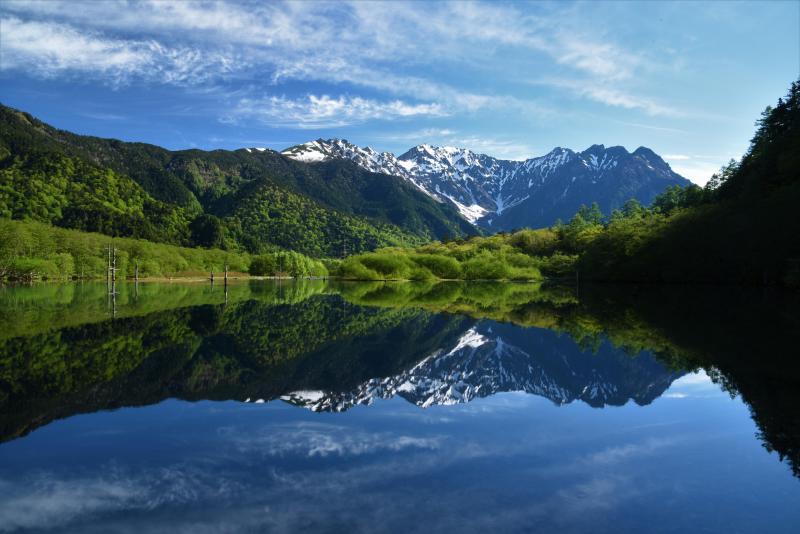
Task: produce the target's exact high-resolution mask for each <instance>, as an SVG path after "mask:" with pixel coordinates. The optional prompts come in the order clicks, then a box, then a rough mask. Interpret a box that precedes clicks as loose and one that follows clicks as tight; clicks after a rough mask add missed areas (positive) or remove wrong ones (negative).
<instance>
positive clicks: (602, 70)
mask: <svg viewBox="0 0 800 534" xmlns="http://www.w3.org/2000/svg"><path fill="white" fill-rule="evenodd" d="M3 9H4V10H5V11H7V12H13V13H15V15H16V17H20V18H9V19H7V20H10V21H12V23H11V24H5V21H4V28H3V32H2V33H3V35H5V36H6V37H5V38H4V39H3V50H4V54H3V55H4V57H5V60H4V61H5V64H4V65H3V66H4V68H13V67H24V68H25V69H26V71H27V72H35V73H39V74H40V75H44V76H53V75H56V74H58V73H62V72H74V71H80V72H82V73H96V74H97V75H98V76H101V77H103V78H105V79H108V81H109V83H112V84H119V83H126V82H127V81H129V80H131V79H132V78H136V77H140V78H146V79H148V80H159V81H161V82H166V83H178V84H185V83H198V82H201V81H206V80H211V79H215V78H220V77H224V76H228V75H232V74H238V75H242V76H251V77H252V76H256V75H257V76H258V80H259V82H257V83H260V82H261V81H262V80H264V79H267V80H271V82H272V83H273V84H281V83H284V82H286V81H289V80H301V81H321V82H326V83H333V84H343V83H346V84H349V85H352V86H355V87H361V88H368V89H372V90H378V91H381V92H383V93H387V94H390V95H394V96H398V97H406V98H408V97H412V98H413V99H422V100H425V101H429V102H435V103H436V104H437V105H439V106H440V107H441V108H442V109H445V108H446V109H447V110H448V112H449V113H451V114H452V113H464V112H474V111H476V110H483V109H507V110H514V111H518V110H523V111H525V112H530V113H534V114H540V113H543V112H545V113H546V112H547V111H548V109H547V106H544V105H542V104H541V103H538V102H534V101H530V100H528V99H520V98H518V97H514V96H513V95H512V94H510V93H509V92H506V94H499V95H498V94H481V93H480V92H476V91H474V90H470V89H468V88H467V87H468V85H469V84H461V86H453V85H450V84H447V83H443V82H441V81H434V79H435V78H439V77H440V76H438V75H432V74H430V70H431V69H432V70H434V71H436V72H437V73H439V72H440V71H441V68H442V67H446V66H450V67H452V68H454V69H455V70H461V69H469V70H470V71H474V72H475V73H476V76H477V75H478V74H477V73H481V72H482V73H486V75H491V76H493V77H495V79H499V80H500V81H505V82H514V81H516V78H517V77H518V76H520V75H521V74H519V73H521V72H529V71H530V70H532V69H536V70H540V69H541V66H542V65H543V64H546V63H548V62H550V63H554V64H556V65H559V66H560V67H561V68H565V69H569V70H572V71H575V72H577V73H581V74H583V75H585V76H587V77H589V79H590V81H591V82H592V83H590V84H588V85H587V86H586V87H589V88H588V89H583V90H580V91H575V92H576V94H579V95H580V96H582V97H585V98H589V99H591V100H595V101H599V102H603V103H605V104H607V105H611V106H621V107H624V108H629V109H640V110H643V111H644V112H646V113H648V114H666V113H667V112H668V109H667V108H665V107H663V106H661V105H659V104H658V103H656V102H653V101H651V100H649V99H647V98H644V97H638V96H634V95H630V94H626V93H623V92H622V91H621V90H620V89H619V88H617V87H613V86H611V85H610V84H611V83H612V82H613V81H615V80H624V79H630V78H632V77H634V76H635V74H636V72H637V71H638V70H640V69H642V68H650V66H652V65H653V61H652V60H648V61H644V59H643V58H642V57H641V55H640V54H638V53H634V52H632V51H627V50H624V49H622V48H620V47H619V46H618V45H616V44H615V43H613V42H610V41H609V40H608V39H601V37H600V36H596V35H594V36H593V35H591V34H588V33H587V32H586V31H585V29H586V28H582V27H580V26H579V25H580V24H582V23H581V22H580V17H576V16H574V15H575V11H574V8H567V7H564V8H562V7H561V6H559V7H558V8H552V9H547V10H534V9H524V10H523V9H519V8H517V7H515V6H511V5H498V4H483V3H460V2H446V3H439V4H430V5H427V6H426V7H425V9H420V4H416V3H397V4H393V5H392V8H391V9H387V8H386V6H385V4H383V3H381V2H342V3H336V4H334V3H315V2H282V3H247V4H242V3H222V2H211V3H209V2H191V1H183V2H159V1H147V2H142V3H137V4H135V5H132V4H129V3H127V2H124V1H118V2H35V3H29V2H14V1H9V2H5V3H4V7H3ZM537 11H539V12H540V13H536V12H537ZM543 11H546V13H545V12H543ZM23 18H28V19H36V20H37V21H38V22H32V21H30V20H28V21H23V20H22V19H23ZM14 21H15V22H14ZM109 35H112V36H113V35H116V36H117V37H109ZM119 35H128V36H130V35H137V36H140V37H137V38H136V39H131V38H122V37H119ZM167 43H170V44H167ZM171 43H176V44H174V45H173V44H171ZM509 48H512V49H514V50H515V52H519V53H515V54H513V55H514V57H518V58H524V59H523V60H522V61H523V65H521V67H523V68H521V69H520V68H505V69H499V68H498V65H500V64H502V61H503V59H504V58H506V57H508V54H507V53H506V52H507V49H509ZM243 58H247V61H245V60H244V59H243ZM409 73H413V74H409ZM451 84H452V82H451ZM340 109H341V110H344V109H347V106H342V107H341V108H340ZM390 116H394V114H390ZM349 120H350V119H349V118H348V117H347V116H345V117H344V118H343V119H342V121H341V122H343V123H349ZM334 122H335V121H334Z"/></svg>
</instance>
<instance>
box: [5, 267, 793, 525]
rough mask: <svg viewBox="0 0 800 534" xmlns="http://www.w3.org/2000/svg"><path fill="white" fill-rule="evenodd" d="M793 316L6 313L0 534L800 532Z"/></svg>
mask: <svg viewBox="0 0 800 534" xmlns="http://www.w3.org/2000/svg"><path fill="white" fill-rule="evenodd" d="M797 304H798V302H797V298H796V297H795V296H791V295H785V294H772V293H765V292H763V291H731V290H730V289H724V290H709V289H699V288H694V289H685V290H683V289H678V288H667V289H661V290H654V289H645V288H631V287H628V288H621V289H620V288H594V289H592V288H581V289H580V292H576V291H575V289H574V288H556V287H550V288H548V287H544V288H542V287H539V286H535V285H530V284H458V283H442V284H428V285H421V284H377V283H375V284H355V283H353V284H335V283H327V282H323V281H313V282H297V283H286V282H283V283H277V282H249V283H247V282H241V283H235V284H232V285H231V286H230V287H228V288H227V291H226V289H225V288H224V287H222V286H215V287H213V288H212V287H209V286H207V285H199V284H195V285H192V284H140V285H139V286H136V287H135V286H133V285H121V286H120V287H118V294H116V295H114V296H113V297H112V296H109V295H108V292H107V289H106V286H105V285H104V284H84V285H41V286H35V287H11V288H0V321H1V322H2V325H3V327H2V330H0V440H2V441H1V442H0V532H26V531H32V532H33V531H36V532H38V531H54V532H137V533H141V532H192V533H194V532H354V531H355V532H440V531H446V530H447V531H449V530H452V531H458V532H478V531H480V532H491V531H504V532H512V531H514V532H555V531H560V532H586V531H592V532H644V531H646V532H759V533H760V532H797V531H798V527H800V479H798V475H800V453H799V452H798V451H800V448H799V447H800V415H799V414H798V412H800V402H799V401H800V398H798V397H800V364H798V362H797V352H798V349H797V347H798V346H800V344H798V341H800V340H799V339H798V337H799V336H800V318H798V313H797V311H796V310H797V309H798V308H797V307H796V306H797Z"/></svg>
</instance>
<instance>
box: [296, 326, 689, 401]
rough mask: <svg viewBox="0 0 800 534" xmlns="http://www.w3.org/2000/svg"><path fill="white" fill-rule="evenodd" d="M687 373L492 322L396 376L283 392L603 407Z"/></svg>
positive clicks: (329, 397) (650, 393)
mask: <svg viewBox="0 0 800 534" xmlns="http://www.w3.org/2000/svg"><path fill="white" fill-rule="evenodd" d="M682 374H683V373H676V372H672V371H669V370H668V369H667V368H665V367H664V366H663V365H661V364H660V363H659V362H657V361H656V360H655V359H654V358H653V356H652V355H650V354H649V353H643V354H640V355H639V356H638V357H635V358H632V357H631V356H629V355H627V354H622V353H621V351H619V350H614V349H611V347H610V346H609V345H608V344H605V345H604V346H601V348H600V350H599V351H598V353H596V354H594V353H592V352H591V351H583V350H581V349H580V348H578V346H577V345H576V344H575V343H574V342H573V341H572V340H571V339H564V338H561V339H558V338H557V335H556V334H555V333H554V332H550V331H546V330H537V329H529V330H525V331H520V330H519V329H515V328H514V327H510V326H508V325H502V324H498V323H492V322H488V321H487V322H482V323H480V324H478V325H477V326H475V327H473V328H470V329H469V330H467V331H466V332H464V334H463V335H462V336H461V337H460V338H459V339H458V340H457V341H456V342H455V344H454V345H453V346H451V347H448V348H447V349H444V350H439V351H436V352H435V353H433V354H431V355H430V356H428V357H427V358H425V359H423V360H422V361H420V362H419V363H417V364H416V365H414V366H413V367H412V368H411V369H408V370H407V371H405V372H402V373H400V374H398V375H395V376H389V377H385V378H373V379H371V380H368V381H366V382H364V383H362V384H360V385H359V386H358V387H357V388H355V389H353V390H352V391H345V392H323V391H296V392H293V393H289V394H287V395H284V396H282V397H281V398H282V399H283V400H284V401H286V402H289V403H292V404H296V405H299V406H304V407H306V408H309V409H311V410H314V411H344V410H347V409H349V408H351V407H353V406H356V405H359V404H366V405H368V404H372V403H373V402H374V400H375V399H381V398H383V399H386V398H390V397H394V396H395V395H397V396H400V397H402V398H404V399H405V400H407V401H408V402H411V403H413V404H416V405H417V406H421V407H423V408H425V407H428V406H433V405H451V404H458V403H464V402H469V401H471V400H473V399H475V398H479V397H488V396H490V395H494V394H496V393H499V392H506V391H522V392H526V393H529V394H533V395H538V396H541V397H545V398H548V399H550V400H552V401H553V402H554V403H556V404H559V405H562V404H567V403H570V402H572V401H574V400H582V401H584V402H586V403H587V404H589V405H591V406H595V407H602V406H605V405H622V404H625V403H626V402H627V401H628V400H629V399H632V400H633V401H634V402H636V403H638V404H649V403H650V402H652V401H653V400H654V399H655V398H657V397H658V396H659V395H661V394H662V393H663V392H664V391H665V390H666V389H667V388H668V387H669V385H670V384H671V383H672V381H673V380H675V379H676V378H678V377H680V376H681V375H682Z"/></svg>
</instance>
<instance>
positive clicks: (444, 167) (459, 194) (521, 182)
mask: <svg viewBox="0 0 800 534" xmlns="http://www.w3.org/2000/svg"><path fill="white" fill-rule="evenodd" d="M282 153H283V154H284V155H285V156H288V157H290V158H292V159H295V160H297V161H303V162H306V163H313V162H319V161H325V160H327V159H331V158H344V159H350V160H352V161H354V162H355V163H357V164H358V165H360V166H361V167H363V168H364V169H367V170H369V171H371V172H379V173H383V174H390V175H394V176H400V177H402V178H404V179H406V180H408V181H410V182H411V183H413V184H415V185H416V186H417V187H419V188H420V189H422V190H423V191H425V192H426V193H427V194H428V195H430V196H431V197H433V198H435V199H436V200H438V201H440V202H450V203H452V204H453V205H455V207H456V208H457V209H458V210H459V212H460V213H461V215H462V216H463V217H464V218H466V219H467V220H469V221H470V222H472V223H474V224H477V225H479V226H482V227H485V228H489V229H492V230H507V229H511V228H515V227H518V226H531V227H538V226H547V225H550V224H552V223H553V222H555V220H556V219H558V218H561V219H563V220H568V219H569V218H571V217H572V215H574V214H575V212H576V211H577V210H578V208H579V207H580V205H581V204H591V203H592V202H597V203H598V204H599V205H600V208H601V209H602V210H603V211H604V212H605V213H609V212H610V211H611V210H612V209H614V208H617V207H620V206H621V205H622V204H624V203H625V202H626V201H627V200H629V199H630V198H636V199H637V200H639V201H640V202H642V203H644V204H648V203H650V202H651V201H652V200H653V198H655V196H656V195H657V194H659V193H660V192H662V191H663V190H664V189H665V188H667V187H669V186H672V185H687V184H688V183H689V181H688V180H686V179H685V178H683V177H682V176H680V175H678V174H677V173H675V172H673V171H672V169H670V167H669V165H668V164H667V163H666V162H665V161H664V160H663V159H661V158H660V157H659V156H658V155H657V154H655V153H654V152H653V151H652V150H650V149H648V148H645V147H640V148H638V149H636V150H635V151H634V152H632V153H631V152H628V151H627V150H626V149H625V148H624V147H621V146H617V147H608V148H606V147H604V146H603V145H593V146H591V147H589V148H588V149H586V150H584V151H583V152H575V151H572V150H570V149H566V148H555V149H553V150H552V151H550V152H549V153H548V154H546V155H544V156H541V157H535V158H530V159H527V160H525V161H511V160H503V159H498V158H494V157H491V156H487V155H484V154H477V153H475V152H472V151H471V150H468V149H464V148H453V147H434V146H431V145H426V144H423V145H419V146H416V147H414V148H412V149H410V150H408V151H407V152H405V153H404V154H402V155H400V156H399V157H397V156H395V155H394V154H391V153H389V152H377V151H376V150H374V149H372V148H369V147H367V148H361V147H358V146H356V145H354V144H352V143H350V142H348V141H346V140H342V139H328V140H323V139H318V140H316V141H311V142H308V143H305V144H302V145H297V146H295V147H292V148H289V149H287V150H285V151H283V152H282Z"/></svg>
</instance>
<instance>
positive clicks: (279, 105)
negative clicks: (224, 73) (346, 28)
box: [233, 95, 446, 129]
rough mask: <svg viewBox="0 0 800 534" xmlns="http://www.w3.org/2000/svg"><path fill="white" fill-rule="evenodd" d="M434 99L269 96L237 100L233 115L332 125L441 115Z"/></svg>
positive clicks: (282, 123) (273, 123) (267, 121)
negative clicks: (424, 100)
mask: <svg viewBox="0 0 800 534" xmlns="http://www.w3.org/2000/svg"><path fill="white" fill-rule="evenodd" d="M444 115H446V112H445V110H444V109H443V108H442V106H441V105H439V104H436V103H419V104H412V103H408V102H404V101H402V100H389V101H377V100H371V99H366V98H361V97H351V96H344V95H342V96H338V97H336V98H332V97H330V96H328V95H320V96H317V95H308V96H306V97H304V98H298V99H289V98H286V97H283V96H280V97H279V96H269V97H265V98H261V99H250V98H244V99H242V100H240V101H239V103H238V105H237V106H236V109H235V110H234V112H233V118H234V119H237V118H250V119H257V120H259V121H261V122H263V123H265V124H268V125H270V126H294V127H297V128H302V129H311V128H335V127H341V126H348V125H351V124H357V123H362V122H366V121H369V120H374V119H399V118H409V117H442V116H444Z"/></svg>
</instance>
